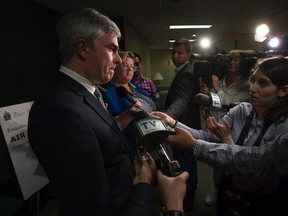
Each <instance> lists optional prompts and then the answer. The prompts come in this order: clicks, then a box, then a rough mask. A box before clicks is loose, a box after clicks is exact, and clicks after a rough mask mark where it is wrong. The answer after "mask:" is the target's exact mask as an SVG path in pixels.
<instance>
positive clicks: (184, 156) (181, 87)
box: [165, 38, 201, 212]
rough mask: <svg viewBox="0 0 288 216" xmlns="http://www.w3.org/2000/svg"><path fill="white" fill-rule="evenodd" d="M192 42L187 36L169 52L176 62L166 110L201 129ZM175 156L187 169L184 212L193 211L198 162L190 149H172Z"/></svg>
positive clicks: (184, 168) (181, 120)
mask: <svg viewBox="0 0 288 216" xmlns="http://www.w3.org/2000/svg"><path fill="white" fill-rule="evenodd" d="M191 55H192V44H191V43H190V42H189V40H188V39H186V38H180V39H178V40H176V41H175V43H174V45H173V51H172V62H173V64H174V65H175V67H176V69H175V78H174V79H173V81H172V83H171V86H170V88H169V91H168V94H167V97H166V101H165V107H166V108H165V112H166V113H167V114H168V115H170V116H171V117H173V118H174V119H176V120H178V121H180V122H182V123H184V124H186V125H188V126H190V127H192V128H195V129H201V119H200V108H199V106H198V105H197V104H196V103H195V101H194V96H195V95H196V94H197V93H199V91H200V90H199V86H200V84H199V79H198V77H197V76H196V75H195V73H194V72H193V64H192V63H191V62H190V59H191ZM173 156H174V159H176V160H178V162H179V164H180V166H181V168H182V169H183V170H186V171H188V172H189V190H188V191H187V194H186V197H185V199H184V203H183V204H184V211H186V212H190V211H192V207H193V202H194V197H195V191H196V187H197V164H196V160H195V159H194V157H193V154H191V153H190V152H182V151H176V150H173Z"/></svg>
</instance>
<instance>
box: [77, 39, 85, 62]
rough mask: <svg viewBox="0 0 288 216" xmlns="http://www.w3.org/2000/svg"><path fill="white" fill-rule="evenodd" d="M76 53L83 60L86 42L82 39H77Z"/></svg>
mask: <svg viewBox="0 0 288 216" xmlns="http://www.w3.org/2000/svg"><path fill="white" fill-rule="evenodd" d="M76 50H77V53H78V55H79V56H80V58H82V59H83V60H86V59H87V43H86V41H85V40H84V39H79V40H78V41H77V49H76Z"/></svg>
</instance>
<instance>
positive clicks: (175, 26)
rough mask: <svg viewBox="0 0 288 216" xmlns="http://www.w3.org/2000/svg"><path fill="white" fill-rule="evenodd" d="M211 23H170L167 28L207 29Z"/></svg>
mask: <svg viewBox="0 0 288 216" xmlns="http://www.w3.org/2000/svg"><path fill="white" fill-rule="evenodd" d="M211 26H212V25H170V26H169V29H203V28H204V29H207V28H210V27H211Z"/></svg>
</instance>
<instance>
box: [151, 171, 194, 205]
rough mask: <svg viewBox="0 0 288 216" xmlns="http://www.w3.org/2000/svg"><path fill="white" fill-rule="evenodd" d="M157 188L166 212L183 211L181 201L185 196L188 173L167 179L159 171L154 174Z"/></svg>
mask: <svg viewBox="0 0 288 216" xmlns="http://www.w3.org/2000/svg"><path fill="white" fill-rule="evenodd" d="M156 177H157V182H158V184H157V186H158V188H159V190H160V192H161V196H162V201H163V204H164V206H165V208H166V210H167V211H168V210H177V211H183V199H184V197H185V194H186V181H187V179H188V177H189V174H188V172H186V171H184V172H183V173H181V174H180V175H178V176H176V177H168V176H166V175H164V174H163V173H162V172H161V170H158V171H157V173H156Z"/></svg>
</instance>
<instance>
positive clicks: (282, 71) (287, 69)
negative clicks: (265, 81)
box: [256, 57, 288, 124]
mask: <svg viewBox="0 0 288 216" xmlns="http://www.w3.org/2000/svg"><path fill="white" fill-rule="evenodd" d="M256 67H257V68H256V69H259V70H260V71H261V72H262V73H263V74H264V75H265V76H267V77H268V78H269V79H270V80H271V82H272V83H273V84H274V85H276V86H277V87H278V88H279V89H280V88H281V87H284V86H285V85H288V59H286V58H284V57H271V58H268V59H264V60H263V61H262V62H261V63H259V64H258V65H257V66H256ZM287 116H288V95H286V96H284V97H278V100H277V101H276V102H275V103H274V104H273V105H272V106H271V107H270V108H269V109H268V110H267V112H266V113H265V114H264V119H265V123H267V124H271V123H273V122H278V123H280V122H282V121H284V120H285V119H286V118H287Z"/></svg>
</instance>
